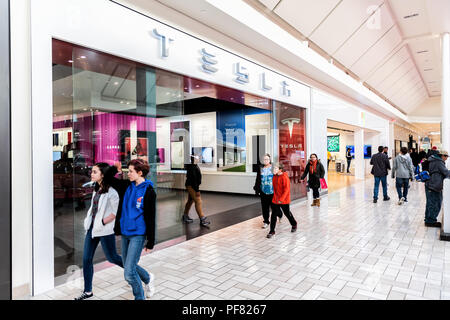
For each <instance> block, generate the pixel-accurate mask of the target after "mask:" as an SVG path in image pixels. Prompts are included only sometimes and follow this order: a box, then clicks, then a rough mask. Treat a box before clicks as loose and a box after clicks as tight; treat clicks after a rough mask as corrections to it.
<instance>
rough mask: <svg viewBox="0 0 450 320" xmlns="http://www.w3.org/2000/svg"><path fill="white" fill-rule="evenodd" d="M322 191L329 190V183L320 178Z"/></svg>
mask: <svg viewBox="0 0 450 320" xmlns="http://www.w3.org/2000/svg"><path fill="white" fill-rule="evenodd" d="M320 189H328V186H327V182H326V180H325V179H324V178H320Z"/></svg>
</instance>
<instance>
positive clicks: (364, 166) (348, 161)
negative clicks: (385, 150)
mask: <svg viewBox="0 0 450 320" xmlns="http://www.w3.org/2000/svg"><path fill="white" fill-rule="evenodd" d="M378 140H379V132H378V131H375V130H370V129H365V128H364V129H363V128H360V127H356V126H352V125H349V124H345V123H341V122H337V121H332V120H328V121H327V174H328V192H333V191H336V190H338V189H341V188H344V187H347V186H349V185H352V184H354V183H355V182H357V181H358V179H364V178H365V177H366V176H367V175H370V167H371V166H370V158H371V157H372V150H375V149H376V148H377V147H378ZM357 153H361V154H357Z"/></svg>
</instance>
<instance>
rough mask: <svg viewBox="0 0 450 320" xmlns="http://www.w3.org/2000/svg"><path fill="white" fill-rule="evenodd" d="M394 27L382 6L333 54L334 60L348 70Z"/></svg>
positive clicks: (386, 10)
mask: <svg viewBox="0 0 450 320" xmlns="http://www.w3.org/2000/svg"><path fill="white" fill-rule="evenodd" d="M393 26H394V20H393V19H392V17H391V15H390V13H389V11H388V9H387V8H386V6H385V5H382V6H381V7H380V9H378V10H377V12H376V13H375V14H374V15H373V17H371V18H370V19H369V21H368V23H365V24H363V25H362V26H361V28H359V29H358V31H357V32H356V33H355V34H354V35H353V36H352V37H351V38H350V39H349V40H348V41H347V42H346V43H345V44H344V45H343V46H342V47H341V48H339V49H338V50H337V51H336V52H335V53H334V54H333V56H334V58H335V59H336V60H338V61H339V62H340V63H342V64H343V65H345V66H346V67H347V68H350V67H351V66H352V65H353V64H354V63H355V62H356V61H358V59H360V58H361V57H362V56H363V55H364V54H365V53H366V52H367V51H368V50H369V49H370V48H371V47H372V46H373V45H375V44H376V43H377V41H379V40H380V39H381V38H382V37H383V36H384V34H385V33H386V32H388V31H389V29H391V28H392V27H393Z"/></svg>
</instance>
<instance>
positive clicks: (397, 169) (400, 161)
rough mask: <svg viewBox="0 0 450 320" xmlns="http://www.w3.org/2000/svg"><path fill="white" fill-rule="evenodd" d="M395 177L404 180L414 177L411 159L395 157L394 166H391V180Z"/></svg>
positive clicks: (401, 156)
mask: <svg viewBox="0 0 450 320" xmlns="http://www.w3.org/2000/svg"><path fill="white" fill-rule="evenodd" d="M395 176H397V178H406V179H410V178H413V177H414V166H413V163H412V159H411V157H408V156H407V155H402V154H399V155H398V156H397V157H395V159H394V165H393V166H392V178H395Z"/></svg>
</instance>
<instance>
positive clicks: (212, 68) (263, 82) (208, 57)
mask: <svg viewBox="0 0 450 320" xmlns="http://www.w3.org/2000/svg"><path fill="white" fill-rule="evenodd" d="M151 33H152V35H153V37H155V38H156V39H158V40H159V42H160V56H161V58H163V59H165V58H168V57H169V47H170V46H171V43H172V42H174V41H175V40H174V39H172V38H170V37H169V36H167V35H165V34H163V33H161V32H159V31H158V30H157V29H156V28H155V29H153V30H152V32H151ZM199 60H200V63H201V70H202V71H203V72H205V73H208V74H215V73H217V72H218V71H219V68H218V67H217V65H218V63H219V61H218V60H217V58H216V55H215V54H213V53H211V52H208V51H206V49H205V48H202V49H201V50H200V59H199ZM232 70H233V71H232V72H233V74H234V81H236V82H238V83H239V84H242V85H246V84H248V83H249V82H250V73H249V72H248V71H247V68H246V67H245V66H244V65H242V64H241V62H236V63H234V65H233V68H232ZM259 76H260V77H259V89H260V90H262V91H266V92H267V91H271V90H272V87H271V86H270V85H269V81H268V79H266V73H265V72H262V73H260V74H259ZM289 87H290V85H289V83H288V82H287V81H286V80H283V81H281V82H280V89H281V90H280V94H281V95H282V96H285V97H290V96H291V90H290V89H289ZM290 128H291V131H292V126H291V127H290Z"/></svg>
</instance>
